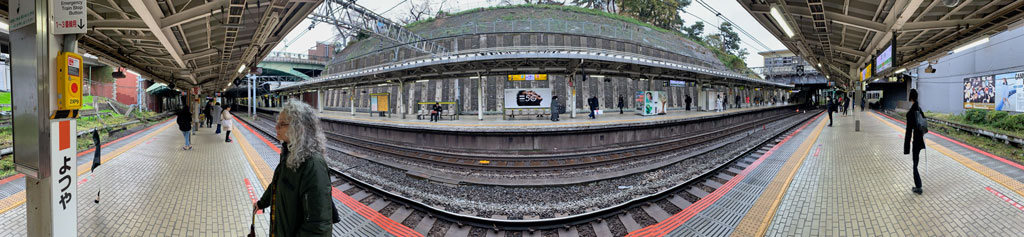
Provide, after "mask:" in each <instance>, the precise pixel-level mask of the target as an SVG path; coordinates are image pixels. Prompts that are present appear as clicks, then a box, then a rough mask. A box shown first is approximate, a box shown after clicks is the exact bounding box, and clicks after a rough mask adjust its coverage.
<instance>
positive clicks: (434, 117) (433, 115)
mask: <svg viewBox="0 0 1024 237" xmlns="http://www.w3.org/2000/svg"><path fill="white" fill-rule="evenodd" d="M438 120H441V103H440V102H434V106H433V108H430V121H431V122H437V121H438Z"/></svg>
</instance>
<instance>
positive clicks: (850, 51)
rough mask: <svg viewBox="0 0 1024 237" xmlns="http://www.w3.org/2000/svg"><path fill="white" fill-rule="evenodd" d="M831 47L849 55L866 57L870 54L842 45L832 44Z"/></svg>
mask: <svg viewBox="0 0 1024 237" xmlns="http://www.w3.org/2000/svg"><path fill="white" fill-rule="evenodd" d="M832 49H835V50H836V51H839V52H843V53H848V54H850V55H854V56H857V57H861V58H867V57H869V56H870V54H868V53H867V52H864V51H860V50H856V49H851V48H847V47H843V46H832Z"/></svg>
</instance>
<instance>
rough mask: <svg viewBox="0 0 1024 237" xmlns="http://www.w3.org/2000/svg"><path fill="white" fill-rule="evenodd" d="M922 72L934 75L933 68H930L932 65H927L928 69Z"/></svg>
mask: <svg viewBox="0 0 1024 237" xmlns="http://www.w3.org/2000/svg"><path fill="white" fill-rule="evenodd" d="M924 72H925V73H935V68H932V65H931V64H928V67H927V68H925V69H924Z"/></svg>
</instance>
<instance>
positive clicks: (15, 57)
mask: <svg viewBox="0 0 1024 237" xmlns="http://www.w3.org/2000/svg"><path fill="white" fill-rule="evenodd" d="M8 4H9V6H10V8H11V9H15V8H18V9H20V10H19V11H18V12H20V14H19V13H16V12H15V11H13V10H12V11H10V12H9V13H10V14H11V15H10V16H9V18H10V19H11V21H10V40H11V64H10V65H11V76H12V79H11V83H12V87H11V97H12V104H13V114H14V116H13V117H14V119H13V120H12V130H13V133H14V150H16V151H17V152H16V153H14V163H15V169H16V170H17V171H18V172H20V173H23V174H25V199H26V202H25V210H26V216H25V219H26V222H27V225H28V227H27V235H28V236H75V235H77V234H78V231H77V229H78V227H77V215H76V214H75V213H76V212H77V203H78V201H77V200H78V196H77V195H78V194H77V192H76V186H77V180H78V177H77V173H78V172H77V170H76V169H75V167H77V165H76V163H75V162H74V160H75V153H76V152H75V147H77V145H76V141H77V140H76V139H75V137H74V134H77V128H76V125H75V124H76V120H75V119H54V120H51V119H50V115H51V114H53V113H54V112H55V111H56V109H57V88H56V87H55V86H54V85H56V84H57V78H56V74H55V72H57V66H56V65H55V63H54V62H55V59H56V58H57V56H58V53H59V51H60V49H61V47H62V44H61V43H62V41H61V40H62V39H64V41H63V47H64V51H69V52H76V51H77V45H76V41H75V38H74V35H65V36H63V37H62V36H58V35H54V34H53V30H54V29H53V27H54V25H53V21H52V20H51V17H52V15H53V12H51V8H50V5H51V4H52V3H51V1H8ZM79 86H81V85H79ZM58 133H59V134H65V135H66V134H70V135H69V136H70V139H69V141H67V142H68V143H64V142H65V141H61V142H60V144H57V142H56V141H57V140H60V139H62V138H67V137H64V136H63V135H55V134H58ZM61 147H64V149H60V148H61ZM61 167H70V168H69V169H68V170H66V171H67V172H65V173H64V174H63V175H62V174H61V172H60V171H59V170H61V169H60V168H61ZM67 179H70V180H67ZM60 180H64V182H60ZM65 185H66V186H65ZM65 200H69V201H65Z"/></svg>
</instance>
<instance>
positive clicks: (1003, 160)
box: [875, 111, 1024, 170]
mask: <svg viewBox="0 0 1024 237" xmlns="http://www.w3.org/2000/svg"><path fill="white" fill-rule="evenodd" d="M875 114H878V115H882V116H885V117H886V118H889V119H892V120H893V121H896V122H899V123H901V124H903V125H904V126H906V125H907V123H906V122H903V121H900V120H899V119H895V118H893V117H889V115H885V114H882V113H879V112H877V111H876V112H875ZM928 134H931V135H935V136H936V137H939V138H942V139H944V140H946V141H949V142H952V143H953V144H957V145H960V146H962V147H964V148H967V149H969V150H972V151H974V152H977V153H980V154H982V155H985V156H988V157H989V158H992V159H996V160H998V161H1002V162H1003V163H1006V164H1007V165H1010V166H1013V167H1017V168H1018V169H1022V170H1024V165H1021V164H1019V163H1017V162H1013V161H1010V160H1007V159H1004V158H1002V157H999V156H996V155H993V154H992V153H988V152H985V151H982V150H981V149H978V148H975V147H973V146H970V145H967V144H963V143H960V142H958V141H956V140H953V139H950V138H948V137H946V136H943V135H939V134H938V133H934V132H930V133H928Z"/></svg>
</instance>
